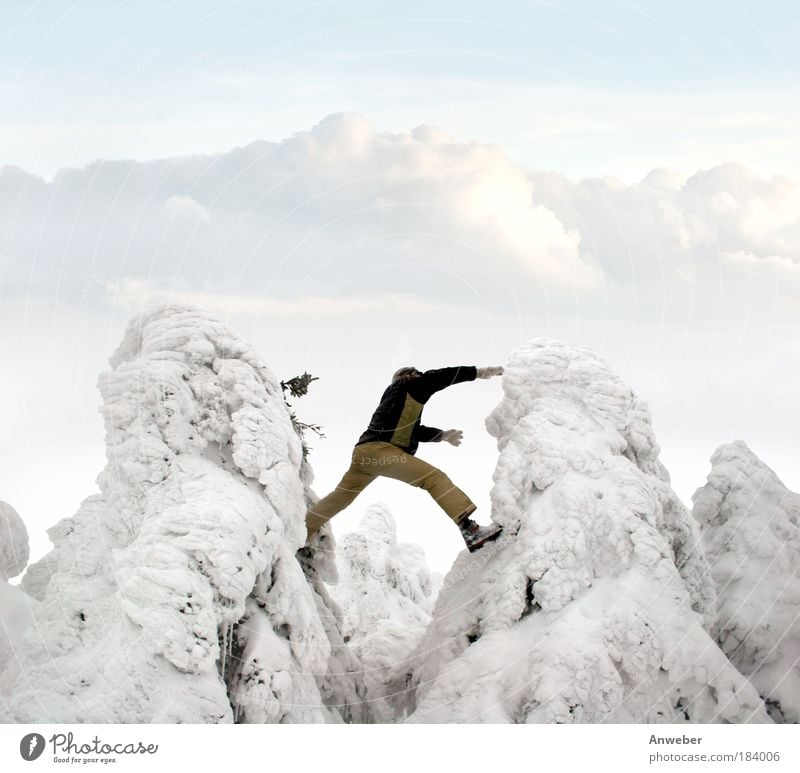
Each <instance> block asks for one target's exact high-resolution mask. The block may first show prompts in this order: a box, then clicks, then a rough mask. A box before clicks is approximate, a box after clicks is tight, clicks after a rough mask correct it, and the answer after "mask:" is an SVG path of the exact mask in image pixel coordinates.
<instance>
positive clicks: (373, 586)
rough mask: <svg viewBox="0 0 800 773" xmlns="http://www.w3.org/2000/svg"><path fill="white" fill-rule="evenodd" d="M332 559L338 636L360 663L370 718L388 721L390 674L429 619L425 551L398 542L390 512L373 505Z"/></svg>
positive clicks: (430, 593)
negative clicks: (334, 562)
mask: <svg viewBox="0 0 800 773" xmlns="http://www.w3.org/2000/svg"><path fill="white" fill-rule="evenodd" d="M336 555H337V563H338V565H339V573H338V574H339V580H338V583H337V584H336V585H334V586H332V588H331V592H332V594H333V596H334V598H335V599H336V601H337V602H338V603H339V606H340V607H341V610H342V621H343V622H342V633H343V634H344V637H345V640H346V641H347V642H349V645H350V646H351V647H352V648H353V650H354V652H355V653H356V655H357V657H358V659H359V661H360V663H361V668H362V673H363V678H364V683H365V686H366V695H365V699H366V702H367V705H368V707H369V714H370V718H371V720H372V721H374V722H392V721H394V718H395V716H396V713H397V712H396V710H395V708H394V705H393V700H394V696H393V694H392V692H393V688H392V686H390V685H389V683H388V682H389V679H390V676H391V674H392V672H393V670H394V669H395V668H397V667H398V665H402V663H403V662H404V660H405V659H406V657H407V656H408V654H409V653H410V652H411V650H413V648H414V647H415V646H416V644H417V643H418V642H419V639H420V637H421V636H422V634H423V633H424V632H425V628H426V627H427V625H428V623H429V622H430V619H431V615H430V613H431V609H432V602H433V592H434V590H433V585H432V581H431V573H430V570H429V569H428V564H427V561H426V559H425V551H424V550H423V549H422V548H421V547H420V546H419V545H414V544H408V543H398V541H397V530H396V527H395V522H394V518H393V517H392V514H391V512H390V510H389V508H388V507H387V506H386V505H385V504H383V503H375V504H373V505H371V506H370V507H369V508H368V509H367V512H366V514H365V515H364V517H363V518H362V519H361V522H360V524H359V526H358V528H357V529H356V530H355V531H352V532H350V533H348V534H346V535H345V536H344V537H343V538H342V539H341V541H340V542H339V545H338V549H337V554H336Z"/></svg>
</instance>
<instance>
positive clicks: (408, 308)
mask: <svg viewBox="0 0 800 773" xmlns="http://www.w3.org/2000/svg"><path fill="white" fill-rule="evenodd" d="M104 289H105V291H106V292H107V294H108V297H109V298H110V299H111V300H112V302H113V303H114V304H115V305H117V306H119V307H120V308H122V309H124V310H125V311H126V312H128V313H131V314H133V313H136V312H140V311H141V310H142V307H145V306H156V305H160V304H165V303H188V304H192V305H195V306H201V307H203V308H204V309H208V310H209V311H212V312H215V313H219V314H233V315H248V314H256V315H279V316H294V315H302V316H304V317H312V316H317V315H352V314H357V313H359V312H363V311H365V310H368V309H370V307H373V306H375V305H376V304H380V307H381V308H382V309H385V310H389V311H392V312H400V313H413V312H424V311H431V310H433V309H435V306H434V304H432V303H430V302H428V301H426V300H425V299H424V298H413V297H406V296H402V295H391V294H389V295H384V296H381V297H380V298H375V297H344V298H342V297H336V296H329V297H325V296H313V295H297V296H295V297H286V298H273V297H269V296H257V295H251V294H248V293H237V294H226V293H219V292H214V291H212V290H209V291H207V292H193V291H187V290H175V289H168V288H162V287H154V286H149V285H148V284H147V283H146V282H143V281H141V280H138V279H126V280H123V281H122V282H118V283H114V282H109V283H108V284H107V285H106V286H105V288H104Z"/></svg>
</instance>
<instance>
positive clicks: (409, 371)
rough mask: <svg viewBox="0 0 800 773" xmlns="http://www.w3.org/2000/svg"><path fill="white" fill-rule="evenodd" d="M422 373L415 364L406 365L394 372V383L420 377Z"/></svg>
mask: <svg viewBox="0 0 800 773" xmlns="http://www.w3.org/2000/svg"><path fill="white" fill-rule="evenodd" d="M421 375H422V371H420V370H417V369H416V368H415V367H414V366H413V365H406V366H405V367H404V368H400V369H399V370H396V371H395V372H394V375H393V376H392V383H393V384H394V383H395V382H396V381H411V380H412V379H415V378H419V377H420V376H421Z"/></svg>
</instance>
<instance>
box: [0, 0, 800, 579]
mask: <svg viewBox="0 0 800 773" xmlns="http://www.w3.org/2000/svg"><path fill="white" fill-rule="evenodd" d="M0 24H1V25H2V27H0V112H1V113H2V115H3V121H2V124H1V125H0V165H1V166H2V167H3V169H2V171H1V172H0V324H2V337H1V338H0V357H1V358H2V360H1V361H2V362H3V365H4V368H3V373H4V378H3V396H4V400H3V401H2V404H0V421H2V426H3V427H4V439H3V444H2V448H1V450H0V475H2V478H0V499H3V500H6V501H8V502H9V503H11V504H12V505H13V506H14V507H15V508H16V509H17V510H18V511H19V513H20V514H21V515H22V517H23V518H24V519H25V521H26V523H27V524H28V528H29V532H30V536H31V542H32V548H33V558H38V557H39V556H40V555H42V554H43V553H44V552H45V551H46V550H47V549H48V540H47V537H46V535H45V533H44V530H45V528H46V527H48V526H50V525H52V524H53V523H55V522H56V521H57V520H58V519H60V518H62V517H64V516H67V515H71V514H72V513H73V512H74V511H75V509H76V508H77V505H78V504H79V502H80V501H81V499H83V498H84V497H85V496H88V495H89V494H90V493H92V492H93V491H94V479H95V477H96V475H97V473H98V472H99V471H100V469H101V467H102V466H103V464H104V445H103V426H102V421H101V419H100V417H99V415H98V413H97V399H98V396H97V390H96V388H95V384H96V380H97V376H98V373H99V372H100V371H101V370H103V369H105V368H106V367H107V358H108V356H109V355H110V353H111V352H112V351H113V349H114V348H115V346H116V345H117V343H118V342H119V340H120V337H121V334H122V331H123V329H124V325H125V323H126V321H127V319H128V318H129V317H130V316H131V315H132V314H135V313H137V312H138V311H140V310H141V309H142V308H144V307H145V306H147V305H148V304H152V303H159V302H169V301H172V300H178V301H189V302H194V303H199V304H201V305H204V306H206V307H208V308H210V309H211V310H213V311H215V312H216V313H218V314H219V315H220V316H221V317H222V318H224V319H226V320H227V321H229V322H230V323H231V325H232V326H233V327H234V329H235V330H236V332H238V333H239V334H240V335H242V336H244V337H245V338H247V339H249V340H250V341H251V342H252V343H253V344H254V345H255V346H256V347H257V348H258V350H259V352H260V353H261V355H262V356H263V358H264V359H265V360H266V361H267V362H268V364H269V365H270V366H271V367H272V368H273V370H274V371H275V372H276V374H277V375H278V376H279V377H281V378H287V377H289V376H292V375H295V374H296V373H299V372H301V371H303V370H304V369H307V370H309V371H311V372H312V373H314V374H315V375H318V376H319V377H320V380H319V381H318V382H315V383H314V384H313V385H312V392H311V394H310V395H309V396H308V397H306V398H304V399H303V400H302V401H298V403H297V406H296V407H297V408H298V411H299V413H300V415H301V416H302V418H303V419H304V420H306V421H313V422H318V423H320V424H322V425H324V427H325V431H326V435H327V437H326V438H325V439H312V445H313V447H314V450H313V452H312V456H311V461H312V464H313V466H314V469H315V472H316V477H317V483H316V484H315V489H316V491H317V493H318V494H320V495H324V494H325V493H327V491H328V490H329V489H330V488H331V487H332V486H333V485H334V484H335V483H336V481H337V480H338V479H339V477H340V476H341V474H342V472H343V471H344V469H345V468H346V466H347V462H348V460H349V455H350V447H351V446H352V444H353V443H354V442H355V440H356V438H357V437H358V435H359V434H360V432H361V431H362V430H363V428H364V427H365V426H366V422H367V421H368V419H369V416H370V415H371V413H372V410H373V409H374V407H375V402H376V400H377V398H378V397H379V396H380V393H381V391H382V389H383V388H384V387H385V385H386V381H387V378H388V376H389V375H390V374H391V372H392V371H393V370H394V369H395V368H396V367H399V366H400V365H405V364H415V365H417V366H418V367H421V368H430V367H439V366H442V365H453V364H478V365H488V364H496V363H502V362H503V361H504V359H505V358H506V357H507V355H508V353H509V352H510V351H511V350H512V349H513V347H514V346H516V345H517V344H518V343H519V342H520V341H523V340H525V339H527V338H531V337H534V336H550V337H554V338H559V339H562V340H566V341H572V342H575V343H580V344H586V345H589V346H592V347H593V348H594V349H595V350H596V351H597V352H598V353H599V354H600V355H601V356H603V357H604V358H606V359H607V361H608V362H609V363H610V364H611V366H612V367H614V368H615V370H617V372H618V373H620V375H621V376H622V377H623V379H625V380H626V381H627V383H629V384H630V385H631V386H632V387H634V389H636V390H637V392H639V393H640V394H641V395H642V397H643V398H644V399H645V400H646V401H647V402H648V403H649V404H650V406H651V409H652V411H653V416H654V423H655V430H656V436H657V438H658V439H659V442H660V444H661V446H662V449H663V459H664V461H665V463H666V464H667V466H668V468H669V469H670V471H671V473H672V475H673V480H674V484H675V487H676V489H677V491H678V493H679V494H680V495H681V497H682V498H683V499H684V501H685V502H686V503H687V504H690V496H691V493H692V492H693V491H694V489H695V488H697V487H698V486H700V485H702V483H703V482H704V480H705V475H706V473H707V472H708V458H709V457H710V455H711V453H712V452H713V451H714V449H715V448H716V447H717V446H718V445H719V444H721V443H724V442H729V441H731V440H734V439H736V438H741V439H743V440H745V441H746V442H748V443H749V444H750V446H751V447H752V449H753V450H754V451H755V452H756V453H757V454H758V455H759V456H761V458H762V459H763V460H764V461H765V462H766V463H767V464H769V465H770V466H772V467H773V468H774V469H775V470H776V472H778V474H779V475H780V476H781V477H782V478H783V480H784V482H785V483H786V484H787V485H789V486H790V487H791V488H794V489H795V490H797V489H798V488H800V477H798V475H799V474H798V469H800V467H799V466H798V462H800V453H798V450H797V441H796V437H797V430H798V409H797V406H796V398H795V392H796V391H797V389H796V385H797V383H798V376H799V375H800V342H799V341H798V330H797V309H798V301H800V220H799V219H798V213H800V182H798V181H799V180H800V158H799V157H798V154H797V152H796V150H797V147H798V145H799V143H798V140H800V136H799V135H800V120H798V119H800V107H798V101H797V99H796V93H797V86H798V83H797V74H798V71H799V66H800V61H799V60H798V57H799V56H800V54H798V47H797V45H796V41H797V34H798V32H799V31H800V28H799V27H798V13H797V10H796V9H795V8H794V7H792V6H790V5H788V4H783V5H782V4H779V3H776V2H759V3H749V2H748V3H745V2H737V3H734V2H706V3H702V4H697V3H681V2H678V3H666V2H638V3H627V2H620V3H615V2H608V3H603V4H602V9H598V8H596V7H594V4H590V3H580V2H557V1H556V2H552V3H536V2H524V3H523V2H520V3H515V2H503V3H495V4H486V3H463V2H461V3H447V2H441V3H435V4H431V3H429V2H428V3H416V2H407V3H404V4H402V6H399V7H391V6H389V5H388V4H375V3H366V2H365V3H356V2H321V3H309V4H308V5H305V6H298V5H297V4H296V3H289V2H286V3H281V2H269V3H263V2H259V3H255V2H252V3H251V2H238V3H237V2H232V3H228V4H221V3H210V2H208V3H207V2H193V3H188V2H173V3H148V2H137V3H133V2H128V3H125V2H121V3H117V4H113V3H100V2H71V3H63V4H62V3H56V2H48V3H30V2H27V3H25V2H10V3H6V4H4V13H3V19H2V21H0ZM97 159H101V161H97ZM500 395H501V392H500V386H499V383H498V382H497V381H490V382H478V383H475V384H464V385H459V386H457V387H454V388H453V389H451V390H448V391H447V392H445V393H442V394H440V395H437V396H436V397H435V398H434V399H433V400H432V401H431V403H430V404H429V406H428V407H427V408H426V412H425V422H426V423H427V424H431V425H434V426H440V427H443V428H447V427H451V426H452V427H459V428H461V429H463V430H464V432H465V440H464V443H463V445H462V446H461V447H459V448H453V447H451V446H449V445H438V446H435V445H431V446H423V447H422V448H421V449H420V452H419V454H420V456H421V457H423V458H426V459H428V460H430V461H432V462H433V463H435V464H438V465H441V466H442V467H443V468H444V469H445V470H446V471H447V472H448V474H450V476H451V477H452V478H453V480H454V481H456V483H458V484H459V485H461V486H462V487H463V488H465V489H466V490H467V491H468V493H469V494H470V495H471V496H473V498H474V499H475V500H476V501H477V502H478V504H479V505H480V507H481V510H480V511H479V514H480V515H481V519H482V520H483V521H484V522H485V521H487V520H488V517H489V514H488V510H487V508H488V504H489V497H488V492H489V488H490V487H491V475H492V471H493V467H494V460H495V449H494V441H493V439H492V438H490V437H489V436H488V435H487V433H486V431H485V428H484V426H483V419H484V417H485V416H486V415H487V414H488V413H489V411H490V410H491V409H492V408H493V407H494V405H495V404H496V403H497V401H498V400H499V399H500ZM377 499H380V500H383V501H385V502H387V504H389V505H390V507H391V508H392V510H393V511H394V514H395V517H396V519H397V521H398V532H399V536H400V538H401V539H403V540H407V541H414V542H418V543H420V544H422V545H423V546H424V547H425V549H426V551H427V552H428V555H429V557H430V559H431V563H432V564H433V566H434V568H436V569H438V570H440V571H444V570H446V569H447V568H448V566H449V563H450V560H451V559H452V556H453V554H454V552H455V551H456V550H457V549H458V548H459V539H458V535H457V532H455V530H454V529H453V527H452V524H450V523H449V522H448V521H447V520H446V519H445V518H444V516H443V515H442V514H441V513H440V512H439V511H438V509H437V508H436V507H435V505H433V504H432V503H431V502H430V501H429V500H428V499H427V498H426V495H425V494H424V493H422V492H420V491H417V490H412V489H410V488H407V487H403V486H402V484H399V483H396V482H392V481H379V482H377V483H375V484H373V486H372V487H371V488H370V489H368V491H366V492H365V493H364V494H363V495H362V496H361V497H360V498H359V499H358V500H356V503H354V505H352V506H351V508H349V509H348V511H346V512H345V513H343V514H342V515H341V516H339V517H337V531H339V533H342V532H343V531H344V530H346V529H347V528H351V527H352V526H353V525H354V524H355V523H356V522H357V520H358V518H359V517H360V515H361V514H363V512H364V510H365V509H366V507H367V505H368V504H369V503H370V502H371V501H374V500H377Z"/></svg>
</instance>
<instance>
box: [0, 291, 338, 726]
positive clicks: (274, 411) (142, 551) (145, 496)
mask: <svg viewBox="0 0 800 773" xmlns="http://www.w3.org/2000/svg"><path fill="white" fill-rule="evenodd" d="M110 363H111V365H112V370H111V371H110V372H108V373H105V374H103V375H102V376H101V378H100V380H99V387H100V391H101V393H102V397H103V407H102V413H103V415H104V418H105V426H106V444H107V465H106V467H105V469H104V470H103V472H102V473H101V474H100V475H99V477H98V484H99V487H100V491H101V493H100V494H97V495H94V496H91V497H89V498H88V499H86V500H85V501H84V502H83V503H82V505H81V507H80V509H79V510H78V512H77V513H76V514H75V515H74V516H72V517H69V518H65V519H63V520H62V521H60V522H59V523H57V524H56V525H55V526H53V527H51V528H50V529H49V531H48V534H49V535H50V538H51V540H52V541H53V544H54V549H53V551H52V552H51V553H50V554H49V555H48V556H46V557H45V558H44V559H43V560H42V561H41V562H39V563H38V564H37V565H34V566H33V567H31V568H30V569H29V571H28V572H27V573H26V575H25V577H24V578H23V583H22V585H23V587H24V588H25V589H26V590H27V591H28V593H30V594H32V595H34V596H35V597H36V598H37V599H39V600H40V602H41V604H40V607H39V609H38V611H37V613H36V623H37V625H36V626H35V631H34V629H30V630H29V631H28V634H30V635H28V636H27V639H26V644H25V649H24V652H23V655H22V657H21V658H20V659H19V661H18V662H17V664H16V666H15V667H14V668H13V669H10V670H7V671H6V672H5V673H3V674H2V675H0V683H1V684H2V685H3V690H4V692H5V693H6V694H5V695H4V698H5V705H6V706H7V710H6V713H7V716H6V719H7V721H14V722H230V721H233V720H238V721H244V722H322V721H341V714H340V713H339V712H338V711H337V710H336V709H334V708H330V707H328V706H327V705H326V702H325V696H323V694H322V692H321V686H320V685H321V682H322V680H323V679H324V677H325V675H326V674H327V672H328V665H329V663H328V661H329V656H330V651H331V644H330V640H329V637H328V635H327V634H326V630H325V627H324V625H323V622H322V620H321V619H320V615H319V614H318V611H317V600H316V599H315V596H314V593H313V591H312V589H311V588H310V586H309V584H308V583H307V581H306V578H305V577H304V575H303V573H302V570H301V568H300V565H299V564H298V562H297V561H296V559H295V551H296V550H297V549H298V548H299V547H300V546H301V545H302V544H303V542H304V540H305V527H304V514H305V509H306V498H307V496H308V494H309V492H308V488H307V484H308V483H309V481H310V471H309V470H307V469H304V462H303V458H302V448H301V440H300V438H299V437H298V435H297V433H296V431H295V429H294V427H293V425H292V422H291V419H290V415H289V411H288V410H287V407H286V405H285V403H284V400H283V396H282V391H281V387H280V384H279V382H278V380H277V379H276V378H275V376H274V375H273V373H272V372H271V371H270V370H269V369H268V368H267V367H266V366H265V365H264V364H263V363H262V362H261V360H260V359H259V358H258V356H257V355H256V354H255V352H254V351H253V350H252V349H251V348H250V347H249V346H248V345H247V344H246V343H245V342H244V341H242V340H241V339H239V338H238V337H236V336H235V335H233V334H232V333H231V332H230V331H229V330H228V329H227V328H226V327H225V326H224V325H222V324H221V323H220V322H218V321H217V320H216V319H214V318H213V317H211V316H209V315H207V314H206V313H205V312H203V311H201V310H199V309H196V308H193V307H188V306H167V307H162V308H159V309H156V310H155V311H152V312H149V313H146V314H144V315H142V316H141V317H139V318H136V319H134V320H133V321H132V322H131V323H130V324H129V326H128V328H127V331H126V333H125V336H124V339H123V341H122V343H121V345H120V346H119V348H118V349H117V350H116V351H115V352H114V354H113V356H112V357H111V359H110ZM315 675H319V679H320V681H319V682H318V681H317V679H316V678H315ZM337 697H338V696H332V701H333V702H336V698H337ZM341 702H342V701H339V703H341Z"/></svg>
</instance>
